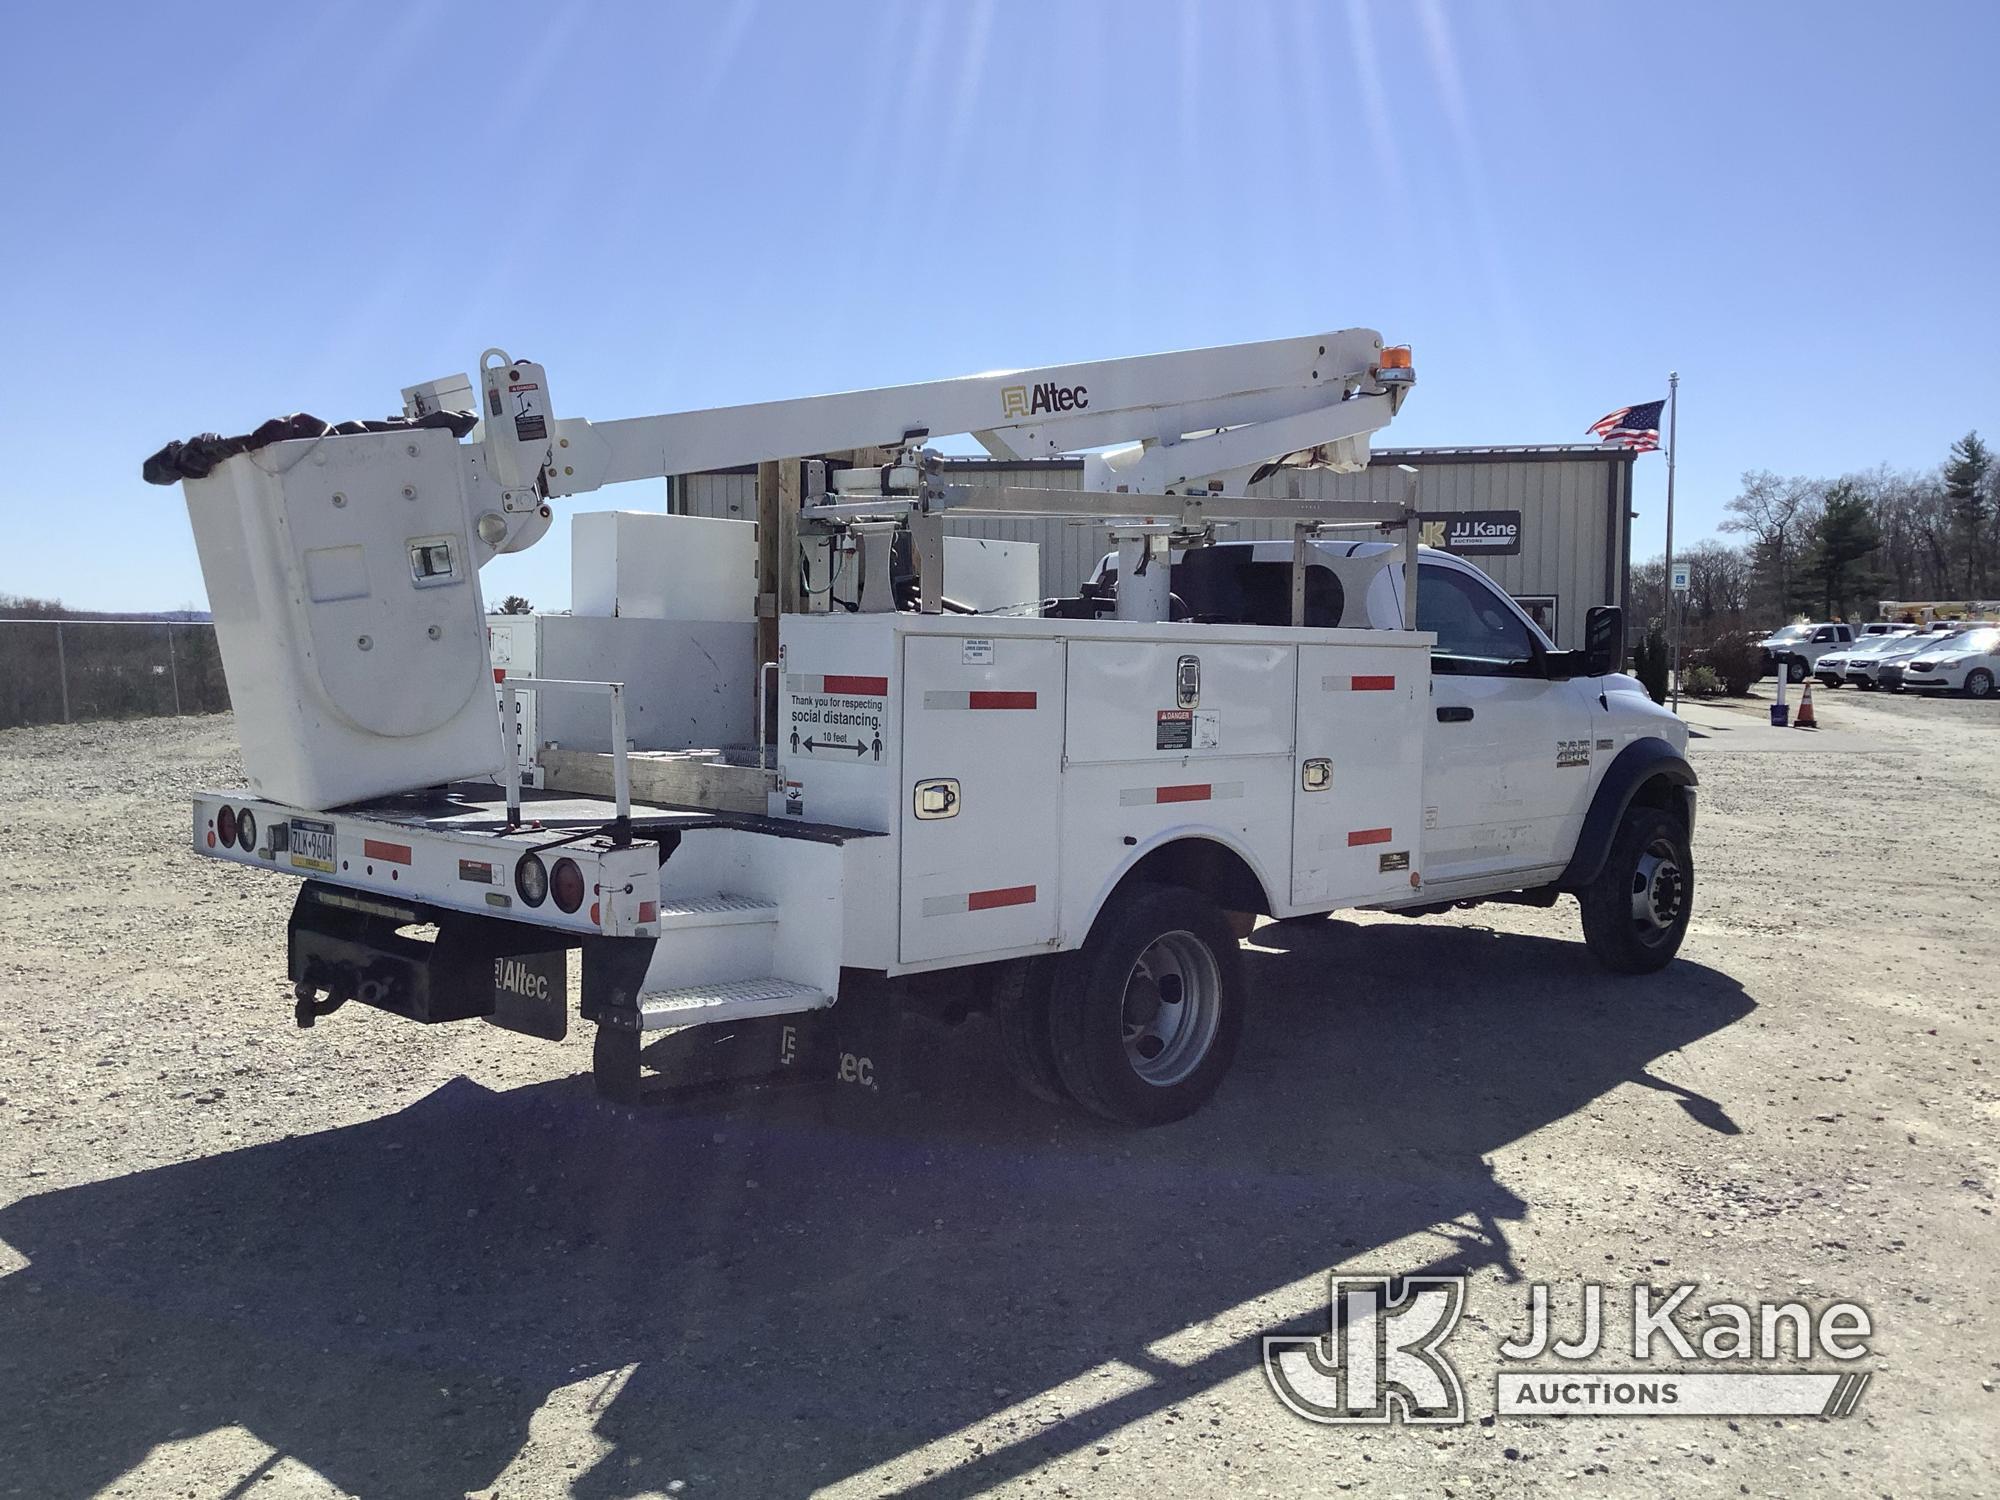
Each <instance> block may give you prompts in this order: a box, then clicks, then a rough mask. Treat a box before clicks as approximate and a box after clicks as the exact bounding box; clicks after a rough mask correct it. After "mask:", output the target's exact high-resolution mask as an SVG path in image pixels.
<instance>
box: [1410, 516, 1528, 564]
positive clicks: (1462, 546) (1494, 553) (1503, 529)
mask: <svg viewBox="0 0 2000 1500" xmlns="http://www.w3.org/2000/svg"><path fill="white" fill-rule="evenodd" d="M1417 527H1418V530H1419V532H1420V533H1421V540H1422V542H1423V544H1424V545H1425V546H1426V547H1436V548H1439V549H1441V550H1442V551H1445V552H1456V553H1459V554H1461V555H1464V556H1467V557H1512V556H1514V555H1515V554H1517V553H1518V552H1519V551H1520V550H1521V513H1520V512H1519V511H1518V510H1446V511H1428V512H1424V513H1421V514H1419V515H1418V517H1417Z"/></svg>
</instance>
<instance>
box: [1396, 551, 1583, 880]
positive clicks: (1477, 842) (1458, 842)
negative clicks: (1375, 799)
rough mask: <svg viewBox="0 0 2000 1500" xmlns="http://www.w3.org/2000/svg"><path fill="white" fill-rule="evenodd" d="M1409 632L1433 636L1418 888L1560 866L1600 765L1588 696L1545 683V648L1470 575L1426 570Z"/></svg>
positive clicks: (1447, 567) (1488, 586) (1431, 566)
mask: <svg viewBox="0 0 2000 1500" xmlns="http://www.w3.org/2000/svg"><path fill="white" fill-rule="evenodd" d="M1422 569H1423V571H1422V573H1421V574H1420V576H1419V583H1418V588H1417V628H1418V629H1419V630H1428V631H1432V632H1434V633H1435V634H1436V636H1437V646H1436V647H1435V649H1434V650H1433V651H1432V653H1431V711H1432V720H1433V722H1431V723H1430V724H1428V725H1426V726H1425V756H1424V812H1423V816H1424V862H1423V869H1424V879H1425V882H1426V884H1435V883H1439V882H1444V881H1451V880H1463V879H1474V878H1478V877H1482V876H1491V875H1499V874H1504V873H1509V872H1513V871H1518V870H1531V869H1536V868H1540V867H1543V866H1548V865H1559V864H1562V863H1565V862H1566V861H1567V859H1568V857H1569V851H1570V848H1571V846H1572V845H1573V844H1574V843H1575V841H1576V836H1577V831H1578V829H1579V828H1580V827H1581V825H1582V819H1583V814H1584V810H1585V808H1586V806H1587V805H1588V802H1589V796H1590V787H1591V782H1592V776H1591V765H1592V762H1593V760H1594V759H1595V756H1596V740H1595V738H1594V735H1595V730H1596V724H1595V721H1594V719H1593V717H1592V714H1593V711H1594V710H1595V708H1596V699H1595V696H1594V695H1593V694H1592V693H1590V692H1589V691H1588V690H1587V688H1586V686H1585V685H1583V684H1581V683H1579V682H1578V681H1575V680H1571V681H1561V682H1557V681H1551V680H1550V679H1549V678H1548V676H1547V675H1546V670H1545V667H1544V659H1545V656H1546V654H1547V651H1548V647H1547V644H1546V642H1544V641H1543V640H1542V639H1541V638H1540V637H1539V636H1538V635H1537V634H1536V633H1535V631H1534V628H1533V627H1532V626H1531V625H1530V624H1529V623H1528V621H1527V619H1526V618H1525V617H1524V616H1523V615H1522V614H1521V612H1520V611H1519V610H1518V609H1516V608H1515V607H1514V605H1513V602H1512V601H1511V600H1509V599H1508V598H1507V597H1506V596H1505V595H1504V594H1502V593H1501V592H1500V590H1499V589H1497V588H1495V587H1494V586H1493V584H1492V583H1490V582H1489V581H1488V580H1487V579H1486V578H1485V577H1484V576H1483V575H1481V574H1479V573H1476V572H1474V571H1473V570H1472V569H1470V568H1462V567H1458V566H1456V565H1451V564H1444V563H1431V562H1426V563H1424V564H1423V565H1422Z"/></svg>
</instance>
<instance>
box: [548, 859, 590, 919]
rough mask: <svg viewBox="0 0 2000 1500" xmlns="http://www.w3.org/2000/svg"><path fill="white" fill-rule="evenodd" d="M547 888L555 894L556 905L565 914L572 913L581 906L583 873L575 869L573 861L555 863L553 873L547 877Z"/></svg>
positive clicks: (565, 860)
mask: <svg viewBox="0 0 2000 1500" xmlns="http://www.w3.org/2000/svg"><path fill="white" fill-rule="evenodd" d="M549 888H550V889H551V890H553V891H554V892H555V897H556V905H557V906H560V907H561V908H562V909H563V910H564V911H566V912H573V911H575V910H576V909H577V908H578V907H579V906H581V905H583V871H581V870H579V869H578V868H577V867H576V861H575V860H573V859H559V860H557V861H556V868H555V873H554V874H553V875H551V876H550V877H549Z"/></svg>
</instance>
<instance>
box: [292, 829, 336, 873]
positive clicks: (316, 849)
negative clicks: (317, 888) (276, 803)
mask: <svg viewBox="0 0 2000 1500" xmlns="http://www.w3.org/2000/svg"><path fill="white" fill-rule="evenodd" d="M291 853H292V866H293V868H295V869H300V870H323V871H324V872H326V873H327V874H328V875H331V874H332V873H333V825H332V824H331V823H318V822H315V821H314V820H313V819H311V818H294V819H292V843H291Z"/></svg>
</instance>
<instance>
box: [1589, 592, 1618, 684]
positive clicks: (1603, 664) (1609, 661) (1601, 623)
mask: <svg viewBox="0 0 2000 1500" xmlns="http://www.w3.org/2000/svg"><path fill="white" fill-rule="evenodd" d="M1624 663H1625V611H1624V610H1622V609H1620V608H1619V607H1618V606H1617V605H1615V604H1599V605H1596V606H1594V607H1593V608H1592V609H1591V610H1590V612H1589V613H1588V614H1586V615H1585V616H1584V617H1583V675H1584V676H1586V677H1603V676H1606V675H1608V674H1609V673H1612V672H1615V671H1617V670H1618V669H1619V667H1621V666H1623V665H1624Z"/></svg>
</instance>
